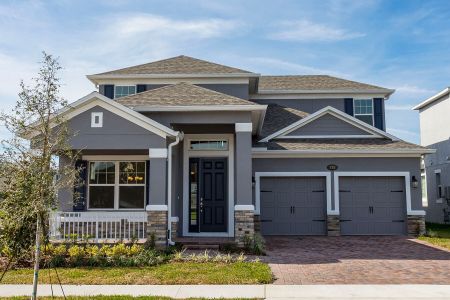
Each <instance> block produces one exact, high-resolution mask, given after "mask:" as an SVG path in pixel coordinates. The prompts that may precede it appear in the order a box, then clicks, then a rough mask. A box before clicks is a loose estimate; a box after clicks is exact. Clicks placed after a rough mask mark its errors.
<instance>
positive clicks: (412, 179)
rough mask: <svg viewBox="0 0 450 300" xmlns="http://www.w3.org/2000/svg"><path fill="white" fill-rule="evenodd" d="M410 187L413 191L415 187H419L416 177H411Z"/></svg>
mask: <svg viewBox="0 0 450 300" xmlns="http://www.w3.org/2000/svg"><path fill="white" fill-rule="evenodd" d="M411 185H412V187H413V188H414V189H417V187H418V186H419V181H418V180H417V178H416V176H413V177H412V178H411Z"/></svg>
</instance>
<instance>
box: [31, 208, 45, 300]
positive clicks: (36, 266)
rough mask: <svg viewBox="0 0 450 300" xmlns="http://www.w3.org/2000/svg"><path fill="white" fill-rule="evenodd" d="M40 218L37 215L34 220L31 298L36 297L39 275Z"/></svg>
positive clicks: (32, 299)
mask: <svg viewBox="0 0 450 300" xmlns="http://www.w3.org/2000/svg"><path fill="white" fill-rule="evenodd" d="M41 231H42V230H41V219H40V216H39V215H38V217H37V222H36V250H35V254H34V275H33V293H32V294H31V300H36V299H37V287H38V275H39V258H40V256H41Z"/></svg>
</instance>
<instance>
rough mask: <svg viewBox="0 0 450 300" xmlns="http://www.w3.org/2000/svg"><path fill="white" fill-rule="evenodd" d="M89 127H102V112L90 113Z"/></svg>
mask: <svg viewBox="0 0 450 300" xmlns="http://www.w3.org/2000/svg"><path fill="white" fill-rule="evenodd" d="M91 127H103V113H102V112H93V113H91Z"/></svg>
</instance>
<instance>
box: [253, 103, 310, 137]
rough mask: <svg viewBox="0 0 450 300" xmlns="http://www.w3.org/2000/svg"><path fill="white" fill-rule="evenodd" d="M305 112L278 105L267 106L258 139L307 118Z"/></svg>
mask: <svg viewBox="0 0 450 300" xmlns="http://www.w3.org/2000/svg"><path fill="white" fill-rule="evenodd" d="M308 115H309V114H308V113H307V112H304V111H301V110H297V109H293V108H289V107H284V106H281V105H278V104H269V105H268V106H267V110H266V115H265V117H264V124H263V127H262V130H261V134H260V137H261V138H263V137H266V136H268V135H271V134H272V133H274V132H277V131H279V130H281V129H283V128H285V127H287V126H289V125H291V124H292V123H295V122H297V121H298V120H301V119H303V118H304V117H306V116H308Z"/></svg>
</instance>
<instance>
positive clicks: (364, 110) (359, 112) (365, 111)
mask: <svg viewBox="0 0 450 300" xmlns="http://www.w3.org/2000/svg"><path fill="white" fill-rule="evenodd" d="M354 107H355V110H354V116H355V118H357V119H359V120H361V121H363V122H366V123H367V124H369V125H372V126H373V100H372V99H355V100H354Z"/></svg>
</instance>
